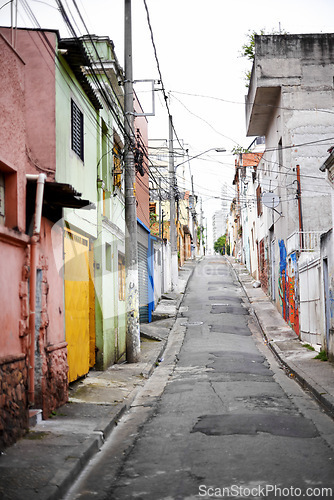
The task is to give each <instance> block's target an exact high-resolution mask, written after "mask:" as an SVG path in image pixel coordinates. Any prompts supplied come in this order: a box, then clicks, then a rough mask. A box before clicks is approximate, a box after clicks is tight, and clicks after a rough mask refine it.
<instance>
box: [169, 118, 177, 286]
mask: <svg viewBox="0 0 334 500" xmlns="http://www.w3.org/2000/svg"><path fill="white" fill-rule="evenodd" d="M169 186H170V188H169V189H170V191H169V192H170V197H169V199H170V223H169V232H170V246H171V256H172V266H171V271H172V272H171V282H172V291H173V290H176V289H177V284H178V261H177V241H176V226H175V171H174V146H173V119H172V117H171V116H169Z"/></svg>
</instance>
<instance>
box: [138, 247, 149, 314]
mask: <svg viewBox="0 0 334 500" xmlns="http://www.w3.org/2000/svg"><path fill="white" fill-rule="evenodd" d="M138 286H139V321H140V323H148V321H149V313H148V302H149V301H148V266H147V248H145V247H144V246H143V245H141V244H140V243H138Z"/></svg>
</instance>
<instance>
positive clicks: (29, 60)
mask: <svg viewBox="0 0 334 500" xmlns="http://www.w3.org/2000/svg"><path fill="white" fill-rule="evenodd" d="M0 33H2V34H3V35H4V36H5V37H7V39H8V40H10V29H9V28H1V29H0ZM56 45H57V35H56V33H55V32H46V33H45V35H43V34H42V33H41V32H40V31H38V30H37V31H34V30H17V43H16V50H17V52H18V54H19V55H20V56H21V58H22V59H23V61H24V63H25V68H24V76H25V78H24V85H25V119H26V124H27V127H26V138H27V153H28V156H29V167H28V171H29V172H30V173H36V170H38V172H40V171H42V172H43V173H49V174H50V175H51V178H53V179H54V172H55V168H56V99H55V92H56V81H55V49H56ZM37 104H38V105H37ZM35 167H37V168H35ZM40 169H42V170H40Z"/></svg>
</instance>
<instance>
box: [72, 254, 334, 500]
mask: <svg viewBox="0 0 334 500" xmlns="http://www.w3.org/2000/svg"><path fill="white" fill-rule="evenodd" d="M170 340H171V345H170V346H169V347H168V348H167V351H166V356H165V359H164V361H163V362H162V363H161V364H160V366H159V367H157V368H156V370H155V372H154V373H153V375H152V377H151V378H150V379H149V380H148V382H147V384H146V385H145V387H144V390H143V393H142V394H141V396H140V397H139V398H138V400H137V401H135V403H134V405H133V407H132V408H131V410H130V412H129V413H128V414H127V415H125V417H124V418H123V420H122V421H121V422H120V424H119V425H118V427H117V428H116V430H115V431H113V433H112V436H111V438H110V439H109V442H107V443H106V444H105V445H104V447H103V448H102V451H101V452H100V453H99V454H98V455H97V457H96V458H95V459H94V460H93V461H92V462H91V464H90V466H89V467H88V469H87V471H85V472H84V474H82V476H81V477H80V478H79V480H78V482H77V484H76V485H74V486H73V487H72V489H71V490H70V492H69V493H68V495H67V496H66V499H67V500H68V499H88V498H94V499H105V500H107V499H108V500H110V499H115V500H116V499H131V498H133V499H136V498H138V499H150V500H162V499H169V500H172V499H174V500H177V499H180V500H183V499H195V498H196V499H197V498H295V497H305V498H331V497H333V496H334V449H333V443H334V422H333V421H332V420H331V419H330V418H329V417H328V416H327V415H326V414H325V413H324V411H323V410H322V409H321V408H320V407H319V406H318V405H317V403H316V402H315V401H314V400H313V399H311V398H310V397H309V396H308V395H307V394H306V393H305V392H304V391H303V390H302V389H301V388H300V387H299V386H298V384H297V383H296V382H295V381H294V380H291V379H290V378H289V377H287V375H286V374H285V372H284V370H283V369H282V368H281V367H280V366H279V365H278V363H277V361H276V359H274V357H273V355H272V353H271V352H270V350H269V349H268V347H267V346H266V345H265V343H264V341H263V339H262V336H261V333H260V330H259V327H258V326H257V324H256V321H255V319H254V317H253V316H252V314H251V311H249V304H248V303H247V300H246V297H245V295H244V292H243V289H242V287H241V286H240V283H239V282H238V280H237V279H236V277H235V275H234V272H233V270H232V269H231V267H230V266H229V264H228V263H227V262H226V261H225V260H224V259H223V258H221V257H217V258H215V257H207V258H206V259H204V260H202V261H201V262H200V263H199V264H198V265H197V267H196V269H195V272H194V274H193V276H192V278H191V279H190V281H189V284H188V288H187V290H186V293H185V296H184V300H183V303H182V308H181V311H180V315H179V318H178V319H177V321H176V328H175V331H174V336H172V338H171V339H170ZM179 346H181V350H180V352H179V353H178V354H177V351H178V347H179ZM175 354H177V356H175ZM175 357H176V362H175Z"/></svg>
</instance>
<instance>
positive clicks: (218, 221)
mask: <svg viewBox="0 0 334 500" xmlns="http://www.w3.org/2000/svg"><path fill="white" fill-rule="evenodd" d="M226 215H227V214H225V213H224V212H223V211H222V210H219V211H218V212H215V213H214V214H213V217H212V233H213V243H214V242H215V241H217V240H218V238H220V236H223V235H224V234H225V232H226Z"/></svg>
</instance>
